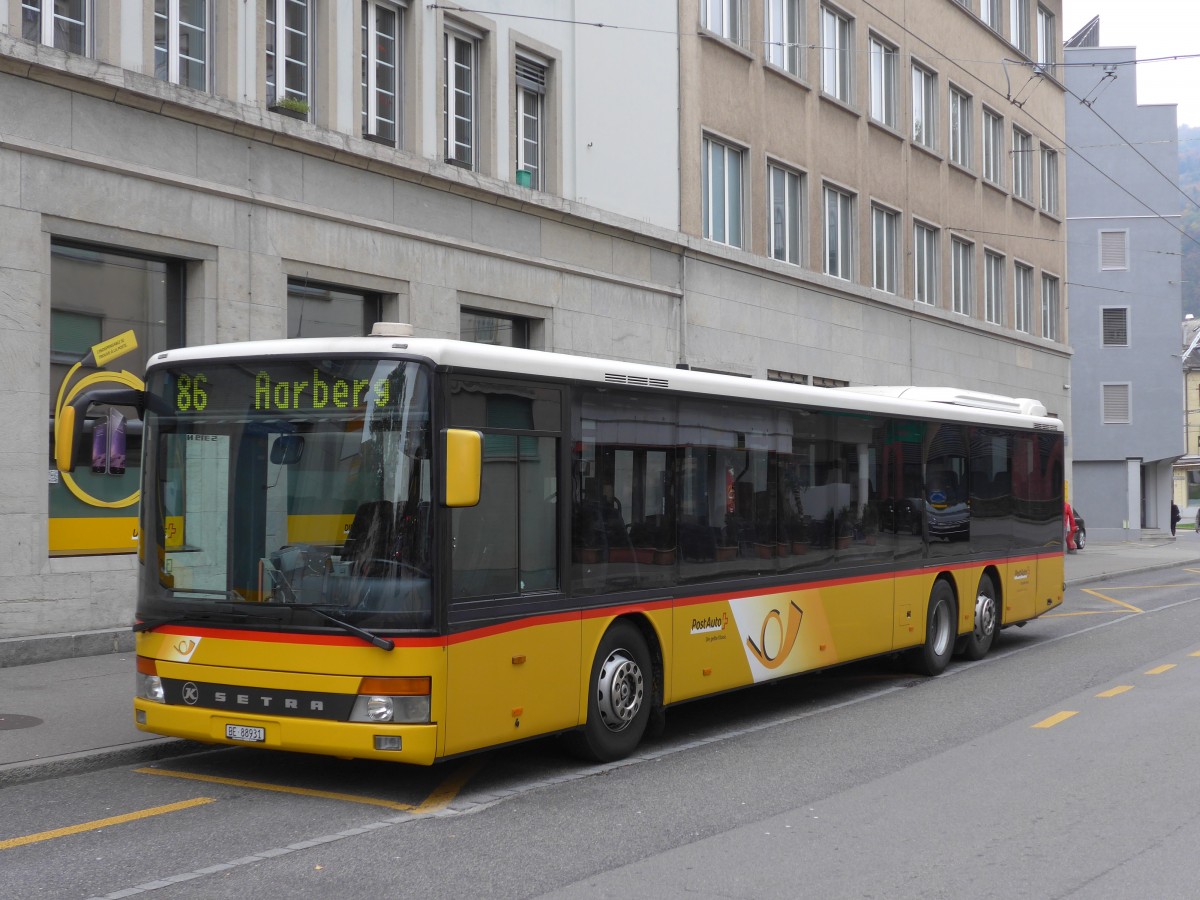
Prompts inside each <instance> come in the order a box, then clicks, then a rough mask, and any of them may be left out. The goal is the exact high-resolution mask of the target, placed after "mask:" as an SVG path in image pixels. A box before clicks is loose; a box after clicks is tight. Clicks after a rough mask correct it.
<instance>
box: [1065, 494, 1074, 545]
mask: <svg viewBox="0 0 1200 900" xmlns="http://www.w3.org/2000/svg"><path fill="white" fill-rule="evenodd" d="M1063 539H1064V540H1065V541H1066V542H1067V552H1068V553H1074V552H1075V510H1073V509H1071V504H1070V503H1067V502H1064V503H1063Z"/></svg>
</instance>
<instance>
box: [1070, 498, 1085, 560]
mask: <svg viewBox="0 0 1200 900" xmlns="http://www.w3.org/2000/svg"><path fill="white" fill-rule="evenodd" d="M1071 515H1072V516H1074V517H1075V547H1076V548H1077V549H1079V550H1082V549H1083V546H1084V544H1086V543H1087V528H1086V527H1085V526H1084V524H1083V514H1082V513H1081V512H1080V511H1079V507H1077V506H1072V507H1071Z"/></svg>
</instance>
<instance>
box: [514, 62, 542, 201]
mask: <svg viewBox="0 0 1200 900" xmlns="http://www.w3.org/2000/svg"><path fill="white" fill-rule="evenodd" d="M546 69H547V67H546V66H545V65H544V64H542V63H539V62H534V61H533V60H531V59H526V58H525V57H521V56H518V57H517V62H516V83H517V183H518V184H521V185H524V186H526V187H531V188H535V189H536V190H539V191H544V190H545V189H546ZM522 173H526V174H522Z"/></svg>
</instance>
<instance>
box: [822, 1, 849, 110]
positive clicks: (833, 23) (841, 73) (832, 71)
mask: <svg viewBox="0 0 1200 900" xmlns="http://www.w3.org/2000/svg"><path fill="white" fill-rule="evenodd" d="M853 39H854V33H853V25H852V20H851V19H849V18H847V17H846V16H843V15H842V14H841V13H837V12H834V11H833V10H832V9H830V8H829V7H827V6H822V7H821V88H822V90H824V91H825V93H827V94H829V95H830V96H832V97H836V98H837V99H839V100H841V101H842V102H844V103H851V102H853V100H854V94H853V88H854V84H853V81H852V79H851V72H852V71H853V66H854V54H853V52H852V51H853Z"/></svg>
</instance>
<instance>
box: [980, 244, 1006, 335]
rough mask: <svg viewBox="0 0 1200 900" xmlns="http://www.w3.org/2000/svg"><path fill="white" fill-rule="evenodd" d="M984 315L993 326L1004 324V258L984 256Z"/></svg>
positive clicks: (987, 253)
mask: <svg viewBox="0 0 1200 900" xmlns="http://www.w3.org/2000/svg"><path fill="white" fill-rule="evenodd" d="M983 315H984V318H985V319H987V320H988V321H989V322H991V323H992V324H993V325H1003V324H1004V257H1003V256H1001V255H1000V254H999V253H992V252H990V251H988V252H985V253H984V254H983Z"/></svg>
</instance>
